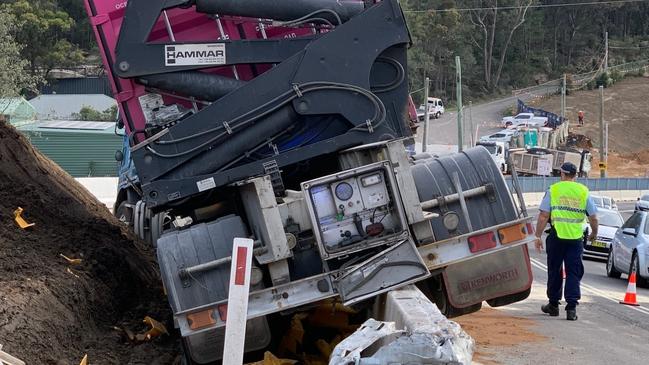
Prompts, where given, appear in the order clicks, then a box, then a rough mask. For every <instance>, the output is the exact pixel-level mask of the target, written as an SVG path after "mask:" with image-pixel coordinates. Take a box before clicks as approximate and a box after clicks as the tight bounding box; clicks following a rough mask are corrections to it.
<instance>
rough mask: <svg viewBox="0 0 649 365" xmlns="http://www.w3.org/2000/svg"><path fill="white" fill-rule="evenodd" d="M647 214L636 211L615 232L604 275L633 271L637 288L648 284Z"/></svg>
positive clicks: (611, 275)
mask: <svg viewBox="0 0 649 365" xmlns="http://www.w3.org/2000/svg"><path fill="white" fill-rule="evenodd" d="M648 217H649V212H645V211H637V212H635V213H633V215H632V216H631V217H630V218H629V219H627V221H626V222H624V224H623V225H622V227H620V229H618V230H617V232H615V237H614V238H613V242H612V244H611V252H610V253H609V255H608V260H607V261H606V275H608V276H609V277H611V278H619V277H620V274H628V273H630V272H631V271H635V272H636V275H637V283H638V286H643V287H647V286H648V284H649V218H648Z"/></svg>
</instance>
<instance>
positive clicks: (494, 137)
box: [480, 129, 520, 143]
mask: <svg viewBox="0 0 649 365" xmlns="http://www.w3.org/2000/svg"><path fill="white" fill-rule="evenodd" d="M519 133H520V132H519V131H517V130H516V129H503V130H501V131H499V132H496V133H494V134H490V135H488V136H482V137H480V142H506V143H509V142H511V140H512V138H515V137H517V136H518V134H519Z"/></svg>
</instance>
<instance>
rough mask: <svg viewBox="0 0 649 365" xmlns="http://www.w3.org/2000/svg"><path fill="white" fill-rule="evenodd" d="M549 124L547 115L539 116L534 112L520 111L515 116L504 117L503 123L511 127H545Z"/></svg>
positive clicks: (506, 126)
mask: <svg viewBox="0 0 649 365" xmlns="http://www.w3.org/2000/svg"><path fill="white" fill-rule="evenodd" d="M547 124H548V118H547V117H537V116H535V115H534V113H518V114H517V115H515V116H513V117H504V118H503V120H502V125H503V127H505V128H511V127H519V126H526V127H544V126H545V125H547Z"/></svg>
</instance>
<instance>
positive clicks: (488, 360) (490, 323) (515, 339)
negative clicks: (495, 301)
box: [453, 308, 547, 365]
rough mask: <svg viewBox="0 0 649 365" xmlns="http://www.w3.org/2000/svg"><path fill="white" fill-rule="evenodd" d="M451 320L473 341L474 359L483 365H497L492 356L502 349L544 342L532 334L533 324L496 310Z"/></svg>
mask: <svg viewBox="0 0 649 365" xmlns="http://www.w3.org/2000/svg"><path fill="white" fill-rule="evenodd" d="M453 320H454V321H455V322H457V323H459V324H460V326H462V329H463V330H464V331H466V332H467V333H468V334H469V335H471V337H473V339H474V340H475V341H476V352H475V354H474V359H475V360H476V361H478V362H480V363H481V364H484V365H495V364H500V363H499V362H497V361H495V360H494V355H495V352H497V351H499V349H502V348H503V347H513V346H517V345H520V344H523V343H532V342H542V341H546V340H547V338H546V337H545V336H543V335H540V334H538V333H536V332H534V331H533V330H532V328H533V327H534V326H535V323H534V321H532V320H530V319H526V318H521V317H516V316H510V315H507V314H504V313H502V312H501V311H499V310H497V309H492V308H482V309H481V310H480V311H478V312H475V313H472V314H469V315H465V316H462V317H459V318H454V319H453Z"/></svg>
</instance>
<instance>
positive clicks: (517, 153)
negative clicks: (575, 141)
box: [510, 148, 592, 177]
mask: <svg viewBox="0 0 649 365" xmlns="http://www.w3.org/2000/svg"><path fill="white" fill-rule="evenodd" d="M510 153H511V157H512V164H513V168H514V169H515V170H516V172H517V173H519V174H524V175H531V176H534V175H536V176H559V175H560V173H561V172H560V170H561V165H563V164H564V163H565V162H572V163H573V164H574V165H575V166H577V175H578V176H579V177H588V174H589V173H590V171H591V161H592V155H591V153H590V152H589V151H588V150H583V151H580V152H573V151H563V150H557V149H547V148H530V149H524V148H520V149H511V150H510Z"/></svg>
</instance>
